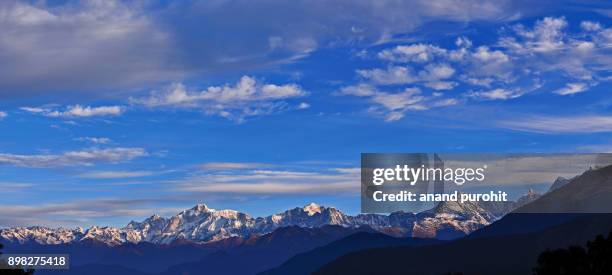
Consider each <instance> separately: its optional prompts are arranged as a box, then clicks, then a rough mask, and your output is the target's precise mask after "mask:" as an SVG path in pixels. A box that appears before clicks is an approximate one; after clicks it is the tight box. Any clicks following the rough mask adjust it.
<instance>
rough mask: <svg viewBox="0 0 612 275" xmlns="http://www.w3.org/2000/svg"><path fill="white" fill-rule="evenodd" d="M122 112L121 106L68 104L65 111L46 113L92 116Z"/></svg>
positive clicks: (112, 114)
mask: <svg viewBox="0 0 612 275" xmlns="http://www.w3.org/2000/svg"><path fill="white" fill-rule="evenodd" d="M121 113H123V108H122V107H121V106H100V107H90V106H81V105H74V106H68V108H66V110H65V111H51V112H49V113H46V115H47V116H50V117H92V116H118V115H120V114H121Z"/></svg>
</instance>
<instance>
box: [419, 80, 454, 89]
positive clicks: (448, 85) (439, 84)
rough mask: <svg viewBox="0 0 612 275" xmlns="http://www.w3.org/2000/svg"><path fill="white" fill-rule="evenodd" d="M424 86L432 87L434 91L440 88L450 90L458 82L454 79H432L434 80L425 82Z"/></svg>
mask: <svg viewBox="0 0 612 275" xmlns="http://www.w3.org/2000/svg"><path fill="white" fill-rule="evenodd" d="M424 85H425V87H428V88H431V89H434V90H436V91H440V90H452V89H453V88H455V87H456V86H457V85H458V83H457V82H454V81H434V82H426V83H425V84H424Z"/></svg>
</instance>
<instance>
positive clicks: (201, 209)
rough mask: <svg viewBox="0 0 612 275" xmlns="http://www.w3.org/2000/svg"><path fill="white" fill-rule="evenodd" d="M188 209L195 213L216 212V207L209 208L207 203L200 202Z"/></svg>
mask: <svg viewBox="0 0 612 275" xmlns="http://www.w3.org/2000/svg"><path fill="white" fill-rule="evenodd" d="M188 211H192V212H193V213H212V212H215V209H212V208H209V207H208V206H207V205H206V204H203V203H198V204H196V205H195V206H194V207H192V208H191V209H189V210H188Z"/></svg>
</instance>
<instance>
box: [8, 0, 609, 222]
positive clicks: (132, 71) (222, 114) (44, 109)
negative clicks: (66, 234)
mask: <svg viewBox="0 0 612 275" xmlns="http://www.w3.org/2000/svg"><path fill="white" fill-rule="evenodd" d="M611 17H612V5H611V4H608V3H604V2H599V1H583V2H573V1H572V2H565V1H538V2H535V3H534V2H533V1H450V0H448V1H419V0H417V1H410V2H408V1H407V2H401V1H357V2H355V1H274V0H271V1H261V2H255V1H232V0H228V1H195V0H194V1H146V0H143V1H133V2H124V1H93V0H92V1H2V3H0V226H4V227H6V226H29V225H46V226H53V227H55V226H65V227H74V226H90V225H94V224H97V225H113V226H123V225H125V224H127V223H128V222H129V221H130V220H132V219H133V220H142V219H144V218H146V217H148V216H150V215H152V214H155V213H157V214H160V215H164V216H169V215H173V214H175V213H177V212H179V211H180V210H183V209H187V208H190V207H191V206H193V205H195V204H196V203H206V204H207V205H209V206H210V207H212V208H217V209H225V208H230V209H236V210H239V211H243V212H246V213H249V214H251V215H253V216H263V215H269V214H272V213H277V212H281V211H283V210H285V209H288V208H293V207H296V206H302V205H305V204H307V203H309V202H311V201H314V202H317V203H319V204H323V205H327V206H334V207H337V208H339V209H341V210H343V211H345V212H347V213H351V214H355V213H358V212H359V194H358V193H359V177H360V174H359V163H360V154H361V153H365V152H448V153H453V152H456V153H466V152H479V153H512V152H520V153H559V152H564V153H594V152H595V153H602V152H610V151H612V139H611V138H610V132H612V109H611V106H612V97H610V96H609V93H610V87H612V86H611V85H610V81H611V80H612V55H611V54H610V53H611V51H612V49H611V48H612V20H611ZM553 180H554V178H551V182H552V181H553Z"/></svg>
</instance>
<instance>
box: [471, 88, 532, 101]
mask: <svg viewBox="0 0 612 275" xmlns="http://www.w3.org/2000/svg"><path fill="white" fill-rule="evenodd" d="M522 94H523V93H522V92H521V91H520V90H508V89H504V88H497V89H493V90H488V91H481V92H472V93H468V94H467V95H468V96H469V97H473V98H481V99H488V100H506V99H513V98H517V97H520V96H521V95H522Z"/></svg>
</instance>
